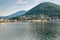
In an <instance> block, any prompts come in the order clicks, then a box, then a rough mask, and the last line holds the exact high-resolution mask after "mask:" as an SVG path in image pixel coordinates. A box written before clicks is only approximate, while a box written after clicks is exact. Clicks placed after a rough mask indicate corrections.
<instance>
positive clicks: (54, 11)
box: [25, 2, 60, 16]
mask: <svg viewBox="0 0 60 40" xmlns="http://www.w3.org/2000/svg"><path fill="white" fill-rule="evenodd" d="M40 14H44V15H48V16H52V15H53V16H55V15H56V16H60V5H57V4H54V3H51V2H43V3H40V4H39V5H37V6H35V7H34V8H32V9H31V10H29V11H28V12H27V13H26V14H25V15H40Z"/></svg>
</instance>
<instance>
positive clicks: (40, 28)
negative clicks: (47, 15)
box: [32, 22, 57, 40]
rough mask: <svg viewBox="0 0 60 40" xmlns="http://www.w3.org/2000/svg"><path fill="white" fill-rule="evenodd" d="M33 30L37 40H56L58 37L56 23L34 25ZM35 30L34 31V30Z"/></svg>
mask: <svg viewBox="0 0 60 40" xmlns="http://www.w3.org/2000/svg"><path fill="white" fill-rule="evenodd" d="M32 26H33V27H32V30H34V31H33V34H34V36H36V38H37V40H55V39H56V36H57V24H56V23H44V22H42V23H33V25H32ZM33 28H34V29H33Z"/></svg>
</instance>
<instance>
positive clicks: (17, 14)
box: [1, 10, 27, 19]
mask: <svg viewBox="0 0 60 40" xmlns="http://www.w3.org/2000/svg"><path fill="white" fill-rule="evenodd" d="M26 12H27V11H25V10H21V11H18V12H16V13H13V14H11V15H8V16H2V17H1V18H4V19H7V18H13V17H18V16H21V15H24V14H25V13H26Z"/></svg>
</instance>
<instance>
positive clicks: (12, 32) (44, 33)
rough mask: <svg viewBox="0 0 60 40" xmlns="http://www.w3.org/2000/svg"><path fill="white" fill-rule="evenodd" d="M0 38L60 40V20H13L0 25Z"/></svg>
mask: <svg viewBox="0 0 60 40" xmlns="http://www.w3.org/2000/svg"><path fill="white" fill-rule="evenodd" d="M0 40H60V22H59V23H51V22H45V23H43V22H40V23H36V22H34V23H29V22H14V23H5V24H2V25H0Z"/></svg>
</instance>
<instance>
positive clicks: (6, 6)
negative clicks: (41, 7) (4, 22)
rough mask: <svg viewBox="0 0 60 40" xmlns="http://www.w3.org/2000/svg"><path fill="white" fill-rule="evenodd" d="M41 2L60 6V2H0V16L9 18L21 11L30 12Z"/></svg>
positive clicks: (19, 0) (50, 0)
mask: <svg viewBox="0 0 60 40" xmlns="http://www.w3.org/2000/svg"><path fill="white" fill-rule="evenodd" d="M41 2H53V3H56V4H58V5H60V0H0V16H7V15H10V14H12V13H14V12H17V11H19V10H30V9H31V8H32V7H34V6H36V5H38V4H39V3H41Z"/></svg>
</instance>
